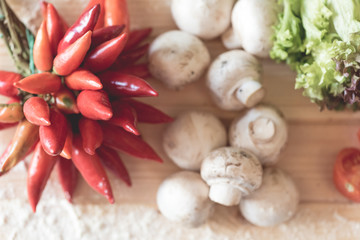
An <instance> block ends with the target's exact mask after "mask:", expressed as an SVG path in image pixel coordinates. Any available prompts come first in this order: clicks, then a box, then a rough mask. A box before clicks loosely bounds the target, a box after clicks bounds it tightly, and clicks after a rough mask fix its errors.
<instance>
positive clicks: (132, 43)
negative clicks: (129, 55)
mask: <svg viewBox="0 0 360 240" xmlns="http://www.w3.org/2000/svg"><path fill="white" fill-rule="evenodd" d="M151 32H152V28H144V29H139V30H134V31H131V32H130V35H129V40H128V41H127V43H126V46H125V48H124V52H127V51H129V50H132V49H134V48H135V47H137V46H138V45H139V43H141V42H142V41H143V40H144V39H145V38H147V37H148V36H149V35H150V34H151Z"/></svg>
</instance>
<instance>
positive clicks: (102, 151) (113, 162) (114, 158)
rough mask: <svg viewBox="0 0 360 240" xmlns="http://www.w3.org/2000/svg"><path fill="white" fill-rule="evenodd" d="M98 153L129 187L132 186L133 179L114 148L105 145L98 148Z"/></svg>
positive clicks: (104, 162)
mask: <svg viewBox="0 0 360 240" xmlns="http://www.w3.org/2000/svg"><path fill="white" fill-rule="evenodd" d="M96 153H97V154H98V155H99V157H100V158H101V161H102V162H103V164H104V165H105V166H106V167H108V168H109V170H110V171H112V172H113V173H115V175H116V176H117V177H118V178H120V179H121V180H123V181H124V182H125V183H126V185H128V186H129V187H130V186H131V179H130V176H129V173H128V171H127V169H126V167H125V165H124V163H123V162H122V160H121V158H120V156H119V155H118V153H117V152H116V151H115V150H114V149H112V148H109V147H105V146H104V145H103V146H101V147H100V148H98V149H97V150H96Z"/></svg>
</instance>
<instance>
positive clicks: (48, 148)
mask: <svg viewBox="0 0 360 240" xmlns="http://www.w3.org/2000/svg"><path fill="white" fill-rule="evenodd" d="M50 122H51V125H50V126H40V128H39V135H40V142H41V145H42V146H43V148H44V151H45V152H46V153H47V154H49V155H52V156H56V155H59V154H60V153H61V151H62V150H63V148H64V145H65V141H66V137H67V131H68V123H67V120H66V118H65V116H64V115H63V114H62V113H60V112H59V111H57V110H55V109H51V110H50Z"/></svg>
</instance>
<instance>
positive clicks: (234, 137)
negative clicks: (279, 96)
mask: <svg viewBox="0 0 360 240" xmlns="http://www.w3.org/2000/svg"><path fill="white" fill-rule="evenodd" d="M287 136H288V130H287V125H286V121H285V119H284V117H283V115H282V113H281V112H280V111H279V110H277V109H275V108H274V107H270V106H265V105H260V106H257V107H255V108H252V109H250V110H248V111H247V112H246V113H245V114H244V115H241V116H239V117H238V118H236V119H234V121H233V122H232V123H231V126H230V129H229V138H230V145H231V146H234V147H242V148H245V149H248V150H249V151H251V152H253V153H254V154H255V155H256V156H257V157H258V158H259V160H260V162H261V163H262V164H263V165H267V166H268V165H273V164H275V163H276V162H277V161H278V156H279V154H280V151H281V150H282V149H283V147H284V145H285V143H286V141H287Z"/></svg>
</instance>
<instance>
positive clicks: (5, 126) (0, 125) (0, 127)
mask: <svg viewBox="0 0 360 240" xmlns="http://www.w3.org/2000/svg"><path fill="white" fill-rule="evenodd" d="M17 124H18V123H0V131H1V130H5V129H8V128H11V127H14V126H16V125H17Z"/></svg>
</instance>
